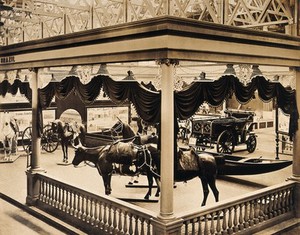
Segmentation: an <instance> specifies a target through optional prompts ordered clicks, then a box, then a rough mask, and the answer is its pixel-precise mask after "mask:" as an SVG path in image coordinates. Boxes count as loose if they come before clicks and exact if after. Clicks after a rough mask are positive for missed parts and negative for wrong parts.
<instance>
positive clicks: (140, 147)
mask: <svg viewBox="0 0 300 235" xmlns="http://www.w3.org/2000/svg"><path fill="white" fill-rule="evenodd" d="M119 143H120V141H117V142H116V143H114V144H116V145H117V154H120V150H119V147H118V146H119ZM114 144H113V145H114ZM130 145H132V146H133V148H135V149H136V150H137V153H136V156H135V158H134V159H133V160H132V162H131V166H129V169H133V172H138V171H139V170H141V169H142V168H143V167H144V166H146V167H147V168H148V169H149V170H150V171H151V173H152V174H154V175H155V176H157V177H160V175H159V174H157V173H156V172H155V170H154V167H153V165H152V162H153V159H152V156H151V152H150V151H149V150H148V148H147V146H144V145H136V144H133V143H130ZM108 151H109V150H108ZM139 152H142V156H143V162H142V164H141V165H139V166H137V165H136V162H137V161H138V154H139ZM147 153H148V154H149V156H150V157H149V163H148V161H147V157H146V155H147ZM112 165H113V170H112V171H111V172H110V173H109V175H112V174H114V173H116V169H117V168H118V169H119V171H120V174H122V173H123V172H122V167H123V165H125V164H120V163H113V164H112ZM123 174H124V173H123Z"/></svg>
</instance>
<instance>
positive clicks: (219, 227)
mask: <svg viewBox="0 0 300 235" xmlns="http://www.w3.org/2000/svg"><path fill="white" fill-rule="evenodd" d="M221 213H222V211H218V212H217V226H216V234H217V235H219V234H221Z"/></svg>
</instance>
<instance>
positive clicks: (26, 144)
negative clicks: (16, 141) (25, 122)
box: [22, 126, 32, 153]
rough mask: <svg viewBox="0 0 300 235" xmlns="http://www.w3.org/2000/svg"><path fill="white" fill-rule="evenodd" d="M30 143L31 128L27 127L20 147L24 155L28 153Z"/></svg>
mask: <svg viewBox="0 0 300 235" xmlns="http://www.w3.org/2000/svg"><path fill="white" fill-rule="evenodd" d="M31 142H32V127H31V126H29V127H27V128H26V129H25V130H24V131H23V134H22V146H23V149H24V150H25V152H26V153H28V151H29V148H30V147H31Z"/></svg>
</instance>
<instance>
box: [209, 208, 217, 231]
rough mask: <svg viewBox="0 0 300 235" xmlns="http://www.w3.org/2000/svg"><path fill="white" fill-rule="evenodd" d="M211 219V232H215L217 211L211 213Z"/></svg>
mask: <svg viewBox="0 0 300 235" xmlns="http://www.w3.org/2000/svg"><path fill="white" fill-rule="evenodd" d="M210 217H211V221H210V234H215V231H216V228H215V212H213V213H210Z"/></svg>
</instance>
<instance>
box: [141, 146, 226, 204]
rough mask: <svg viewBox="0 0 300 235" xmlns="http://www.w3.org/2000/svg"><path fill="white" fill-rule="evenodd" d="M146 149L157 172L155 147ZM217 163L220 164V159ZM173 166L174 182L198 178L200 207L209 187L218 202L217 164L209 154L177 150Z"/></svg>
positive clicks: (157, 158) (157, 157) (157, 156)
mask: <svg viewBox="0 0 300 235" xmlns="http://www.w3.org/2000/svg"><path fill="white" fill-rule="evenodd" d="M146 147H147V149H148V150H149V152H150V153H151V157H152V159H153V162H154V164H155V165H156V168H157V169H158V172H159V170H160V154H159V151H157V146H156V145H155V144H147V145H146ZM219 161H220V164H222V158H220V160H219ZM175 164H176V168H175V174H174V181H175V182H185V181H188V180H191V179H193V178H195V177H199V178H200V180H201V183H202V189H203V196H204V197H203V201H202V203H201V206H205V204H206V201H207V198H208V194H209V187H210V188H211V190H212V191H213V194H214V197H215V200H216V202H218V201H219V191H218V189H217V187H216V176H217V162H216V160H215V158H214V156H213V155H211V154H209V153H199V154H198V153H196V151H195V150H194V149H178V152H177V158H176V161H175ZM170 167H171V166H170Z"/></svg>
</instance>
